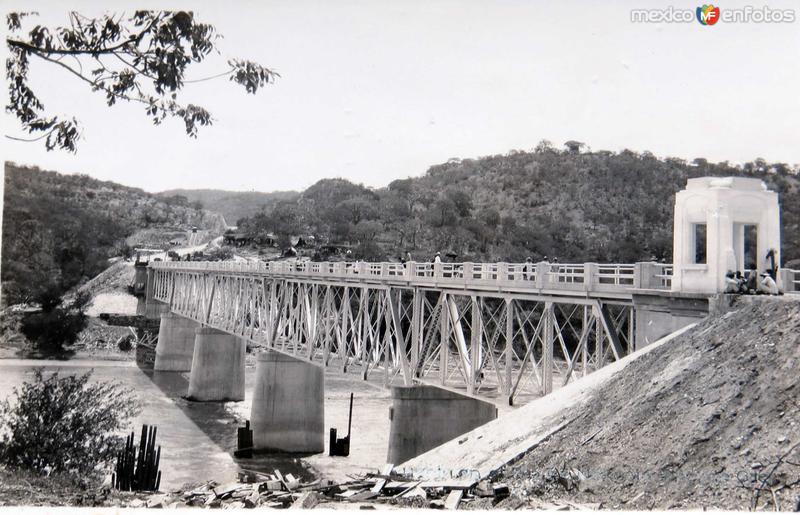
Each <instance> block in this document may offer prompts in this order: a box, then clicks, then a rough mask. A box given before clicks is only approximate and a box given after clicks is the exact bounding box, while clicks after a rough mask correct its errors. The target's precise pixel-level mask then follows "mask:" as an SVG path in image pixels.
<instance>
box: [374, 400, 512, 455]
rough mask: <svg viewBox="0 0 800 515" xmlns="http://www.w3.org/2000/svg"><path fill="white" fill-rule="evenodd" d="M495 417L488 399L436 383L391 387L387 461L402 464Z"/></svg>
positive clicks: (492, 405) (492, 406)
mask: <svg viewBox="0 0 800 515" xmlns="http://www.w3.org/2000/svg"><path fill="white" fill-rule="evenodd" d="M496 418H497V408H496V407H495V405H494V404H492V403H490V402H486V401H482V400H480V399H475V398H473V397H467V396H466V395H461V394H458V393H455V392H451V391H448V390H443V389H441V388H437V387H435V386H428V385H419V386H394V387H392V407H391V411H390V419H391V426H390V430H389V453H388V456H387V460H386V461H387V463H394V464H400V463H403V462H405V461H407V460H410V459H411V458H414V457H415V456H419V455H420V454H422V453H424V452H425V451H428V450H430V449H433V448H434V447H436V446H438V445H441V444H443V443H444V442H447V441H449V440H452V439H453V438H456V437H458V436H459V435H462V434H464V433H466V432H467V431H471V430H472V429H475V428H476V427H478V426H482V425H483V424H486V423H487V422H490V421H492V420H494V419H496Z"/></svg>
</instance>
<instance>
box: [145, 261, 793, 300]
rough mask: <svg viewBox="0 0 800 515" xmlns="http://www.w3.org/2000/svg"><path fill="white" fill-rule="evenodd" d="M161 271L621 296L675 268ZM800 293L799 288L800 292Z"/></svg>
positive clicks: (283, 266)
mask: <svg viewBox="0 0 800 515" xmlns="http://www.w3.org/2000/svg"><path fill="white" fill-rule="evenodd" d="M151 266H153V267H154V268H161V269H182V270H194V271H209V272H211V271H219V272H234V273H255V274H273V275H282V276H300V277H305V278H318V279H328V280H336V279H344V280H356V279H362V278H363V279H365V280H387V281H398V282H404V283H408V284H411V285H419V286H426V285H431V286H434V285H452V286H458V287H468V286H499V287H517V288H526V289H527V288H532V289H541V290H566V291H576V292H577V291H593V292H601V293H604V292H607V293H613V292H621V291H625V290H628V289H631V288H648V289H660V290H667V289H669V288H670V283H671V276H672V265H666V264H659V263H636V264H613V263H611V264H598V263H577V264H571V263H563V264H562V263H547V262H541V263H472V262H465V263H430V262H414V261H409V262H407V263H368V262H312V261H270V262H231V261H222V262H219V261H218V262H191V261H190V262H181V261H174V262H155V263H152V264H151ZM798 289H800V288H798Z"/></svg>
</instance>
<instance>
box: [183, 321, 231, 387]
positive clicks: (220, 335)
mask: <svg viewBox="0 0 800 515" xmlns="http://www.w3.org/2000/svg"><path fill="white" fill-rule="evenodd" d="M244 354H245V343H244V340H241V339H239V338H238V337H237V336H234V335H232V334H229V333H226V332H223V331H219V330H217V329H213V328H211V327H198V328H197V329H196V330H195V341H194V353H193V356H192V372H191V375H190V376H189V394H188V395H187V398H188V399H189V400H193V401H242V400H244Z"/></svg>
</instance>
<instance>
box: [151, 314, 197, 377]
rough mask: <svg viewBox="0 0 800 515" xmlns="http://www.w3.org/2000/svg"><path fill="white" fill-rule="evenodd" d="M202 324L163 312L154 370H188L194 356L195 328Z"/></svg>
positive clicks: (190, 367)
mask: <svg viewBox="0 0 800 515" xmlns="http://www.w3.org/2000/svg"><path fill="white" fill-rule="evenodd" d="M199 326H200V324H198V323H197V322H195V321H194V320H191V319H189V318H184V317H182V316H180V315H176V314H175V313H162V314H161V325H160V326H159V329H158V344H157V345H156V362H155V365H154V366H153V370H156V371H169V372H188V371H189V370H191V369H192V359H193V357H194V340H195V336H196V335H195V330H196V329H197V328H198V327H199Z"/></svg>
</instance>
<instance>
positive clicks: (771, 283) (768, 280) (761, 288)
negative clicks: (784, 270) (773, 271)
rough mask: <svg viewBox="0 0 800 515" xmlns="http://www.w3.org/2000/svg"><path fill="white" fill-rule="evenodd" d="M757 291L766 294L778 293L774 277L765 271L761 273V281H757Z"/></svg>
mask: <svg viewBox="0 0 800 515" xmlns="http://www.w3.org/2000/svg"><path fill="white" fill-rule="evenodd" d="M758 293H764V294H766V295H778V294H779V293H780V290H778V285H777V283H775V279H773V278H772V276H771V275H769V274H768V273H766V272H764V273H762V274H761V282H760V283H758Z"/></svg>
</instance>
